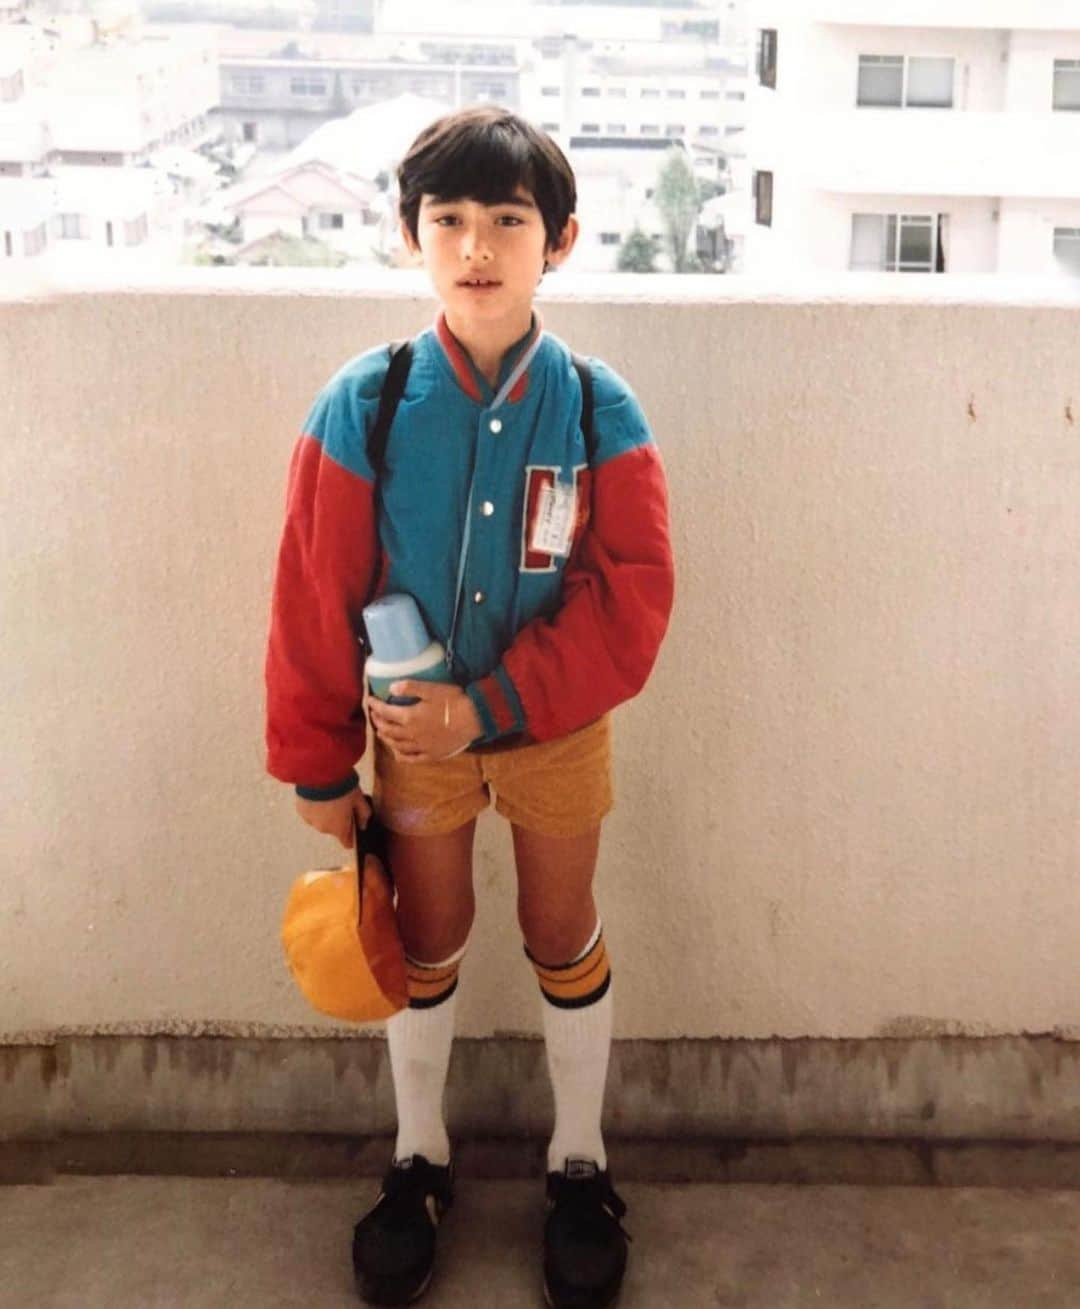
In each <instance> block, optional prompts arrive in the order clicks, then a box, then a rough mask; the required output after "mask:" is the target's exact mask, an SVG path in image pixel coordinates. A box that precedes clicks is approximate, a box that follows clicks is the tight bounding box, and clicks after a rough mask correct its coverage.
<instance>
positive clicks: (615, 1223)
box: [544, 1159, 630, 1309]
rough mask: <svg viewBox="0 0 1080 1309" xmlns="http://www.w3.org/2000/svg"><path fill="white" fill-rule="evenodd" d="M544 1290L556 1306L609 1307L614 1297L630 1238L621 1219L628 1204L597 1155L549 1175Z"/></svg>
mask: <svg viewBox="0 0 1080 1309" xmlns="http://www.w3.org/2000/svg"><path fill="white" fill-rule="evenodd" d="M547 1201H548V1216H547V1221H546V1223H545V1224H544V1295H545V1297H546V1299H547V1302H548V1304H549V1305H551V1306H552V1309H604V1307H605V1306H607V1305H611V1304H614V1303H615V1299H616V1297H617V1296H618V1294H619V1288H620V1287H621V1286H622V1280H623V1274H624V1273H625V1272H626V1243H627V1241H628V1240H629V1239H630V1238H629V1236H628V1235H627V1233H626V1232H625V1231H624V1230H623V1227H622V1224H621V1223H620V1222H619V1219H620V1218H622V1217H623V1215H624V1214H625V1213H626V1205H625V1204H624V1203H623V1202H622V1200H620V1199H619V1197H618V1196H617V1195H616V1194H615V1192H614V1190H613V1189H612V1185H611V1175H610V1173H608V1172H606V1171H605V1172H601V1171H600V1169H599V1167H598V1166H597V1164H596V1163H595V1162H594V1161H593V1160H592V1159H568V1160H567V1161H566V1166H565V1168H564V1169H563V1171H562V1172H561V1173H548V1175H547Z"/></svg>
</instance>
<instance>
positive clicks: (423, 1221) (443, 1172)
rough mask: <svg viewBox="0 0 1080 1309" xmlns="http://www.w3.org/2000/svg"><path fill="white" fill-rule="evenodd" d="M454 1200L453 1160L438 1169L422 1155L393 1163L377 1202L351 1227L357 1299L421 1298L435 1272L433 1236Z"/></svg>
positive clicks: (396, 1300)
mask: <svg viewBox="0 0 1080 1309" xmlns="http://www.w3.org/2000/svg"><path fill="white" fill-rule="evenodd" d="M453 1202H454V1175H453V1162H451V1163H450V1164H447V1165H446V1166H445V1167H443V1166H440V1165H438V1164H431V1163H428V1161H427V1160H426V1159H425V1158H424V1156H423V1155H421V1154H416V1155H412V1156H411V1157H410V1158H408V1159H400V1160H395V1162H394V1163H393V1164H392V1165H391V1166H390V1171H389V1172H388V1173H387V1174H386V1176H385V1177H384V1178H383V1184H382V1191H381V1193H380V1195H379V1198H378V1200H376V1202H375V1204H374V1205H373V1206H372V1208H371V1209H370V1210H369V1211H368V1212H367V1213H366V1214H365V1215H364V1216H363V1218H361V1219H360V1221H359V1222H358V1223H357V1224H356V1227H355V1228H354V1229H353V1249H352V1257H353V1271H354V1273H355V1274H356V1290H357V1293H358V1294H359V1296H360V1298H361V1299H362V1300H366V1301H367V1302H368V1304H377V1305H403V1304H411V1303H412V1302H413V1301H414V1300H418V1299H419V1298H420V1297H421V1296H422V1295H423V1294H424V1292H425V1291H426V1290H427V1288H428V1286H429V1284H430V1282H431V1276H432V1273H433V1271H434V1268H435V1233H436V1230H437V1228H438V1226H439V1223H440V1222H441V1221H442V1216H443V1214H444V1213H445V1212H446V1211H447V1209H449V1208H450V1206H451V1205H452V1204H453Z"/></svg>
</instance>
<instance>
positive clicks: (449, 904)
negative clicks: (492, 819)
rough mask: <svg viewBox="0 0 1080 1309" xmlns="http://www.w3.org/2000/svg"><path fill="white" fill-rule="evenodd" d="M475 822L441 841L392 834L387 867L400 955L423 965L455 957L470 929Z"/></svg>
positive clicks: (433, 838) (473, 901)
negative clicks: (391, 879)
mask: <svg viewBox="0 0 1080 1309" xmlns="http://www.w3.org/2000/svg"><path fill="white" fill-rule="evenodd" d="M474 827H475V823H468V824H466V826H465V827H464V828H461V829H459V830H458V831H456V832H450V833H447V834H445V835H443V836H431V837H412V836H408V837H407V836H399V835H397V834H396V833H395V834H392V835H391V841H390V866H391V869H392V870H393V874H394V881H395V884H396V887H397V920H398V927H399V930H400V932H401V940H402V944H403V945H404V946H405V952H406V954H408V955H411V956H412V958H413V959H417V960H419V961H421V962H423V963H439V962H441V961H442V960H443V959H449V958H450V956H451V955H453V954H456V953H457V952H458V950H460V949H461V947H462V946H463V945H464V944H465V941H466V939H467V938H468V935H469V931H470V929H471V928H472V923H473V916H474V914H475V911H476V899H475V896H474V894H473V885H472V840H473V829H474Z"/></svg>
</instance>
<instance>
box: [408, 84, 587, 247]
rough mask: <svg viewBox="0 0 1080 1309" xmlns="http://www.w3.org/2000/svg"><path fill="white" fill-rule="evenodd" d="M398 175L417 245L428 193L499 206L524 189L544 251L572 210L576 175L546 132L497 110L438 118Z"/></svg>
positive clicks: (494, 107) (415, 144)
mask: <svg viewBox="0 0 1080 1309" xmlns="http://www.w3.org/2000/svg"><path fill="white" fill-rule="evenodd" d="M397 176H398V189H399V192H400V196H401V199H400V202H399V210H400V213H401V217H402V220H403V221H404V223H405V225H406V227H407V228H408V229H409V233H410V235H411V236H412V238H413V240H414V241H415V240H417V219H418V216H419V212H420V201H421V200H422V199H423V197H424V196H425V195H431V196H435V197H436V198H437V199H438V200H476V201H478V202H479V203H480V204H484V205H497V204H502V203H503V202H505V201H507V200H510V199H512V198H513V195H514V192H515V191H516V190H517V189H518V187H524V188H525V189H526V190H527V191H529V192H530V193H531V194H532V197H533V199H534V200H535V201H536V203H537V206H538V207H539V209H540V213H541V215H542V217H543V220H544V232H545V234H546V237H547V247H548V249H551V248H552V247H553V246H555V245H557V244H558V241H559V237H560V236H561V235H562V232H563V229H564V228H565V227H566V223H567V220H568V219H569V217H570V215H571V214H572V213H573V212H574V209H575V207H576V205H577V187H576V184H575V182H574V170H573V169H572V168H571V167H570V165H569V163H568V162H567V159H566V156H565V155H564V154H563V152H562V151H561V150H560V149H559V147H558V146H557V145H556V144H555V142H554V141H553V140H552V139H551V137H550V136H548V135H547V133H546V132H541V131H539V130H538V129H537V128H535V127H533V125H532V124H531V123H528V122H526V121H525V119H524V118H519V117H518V115H517V114H514V113H511V111H510V110H509V109H503V108H500V107H499V106H498V105H478V106H476V107H474V108H471V109H461V110H458V111H456V112H455V113H452V114H446V115H444V116H443V117H442V118H438V119H436V120H435V122H433V123H431V124H430V125H429V126H428V127H425V128H424V130H423V131H422V132H421V133H420V135H419V136H418V137H417V138H416V140H415V141H414V142H413V143H412V145H411V146H410V147H409V150H408V153H407V154H406V156H405V158H404V159H403V160H402V161H401V163H400V165H399V166H398V172H397Z"/></svg>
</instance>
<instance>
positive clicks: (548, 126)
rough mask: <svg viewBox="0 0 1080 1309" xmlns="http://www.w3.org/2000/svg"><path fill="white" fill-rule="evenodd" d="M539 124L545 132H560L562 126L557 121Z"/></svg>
mask: <svg viewBox="0 0 1080 1309" xmlns="http://www.w3.org/2000/svg"><path fill="white" fill-rule="evenodd" d="M540 126H541V127H542V128H543V129H544V131H545V132H561V131H562V128H561V127H560V126H559V124H558V123H541V124H540Z"/></svg>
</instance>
